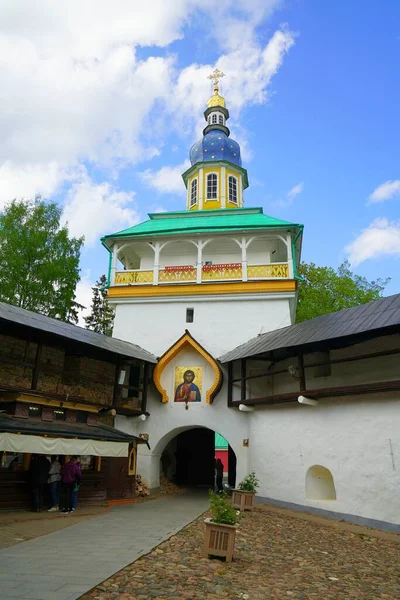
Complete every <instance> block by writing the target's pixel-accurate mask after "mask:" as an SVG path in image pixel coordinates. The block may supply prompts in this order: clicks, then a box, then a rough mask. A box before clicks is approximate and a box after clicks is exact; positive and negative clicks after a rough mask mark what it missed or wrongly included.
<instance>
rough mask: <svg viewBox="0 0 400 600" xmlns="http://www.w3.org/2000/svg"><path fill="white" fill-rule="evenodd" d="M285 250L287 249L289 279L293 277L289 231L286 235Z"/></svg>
mask: <svg viewBox="0 0 400 600" xmlns="http://www.w3.org/2000/svg"><path fill="white" fill-rule="evenodd" d="M286 251H287V261H288V267H289V279H293V277H294V268H293V256H292V236H291V235H290V233H288V234H287V235H286Z"/></svg>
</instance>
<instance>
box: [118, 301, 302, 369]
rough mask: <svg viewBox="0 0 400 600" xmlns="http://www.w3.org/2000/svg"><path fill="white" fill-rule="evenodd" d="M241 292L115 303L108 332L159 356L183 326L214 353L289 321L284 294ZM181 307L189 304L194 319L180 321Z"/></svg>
mask: <svg viewBox="0 0 400 600" xmlns="http://www.w3.org/2000/svg"><path fill="white" fill-rule="evenodd" d="M245 296H246V295H245V294H243V296H241V297H239V298H238V297H237V298H235V299H233V300H229V299H227V298H218V299H215V298H210V299H199V298H198V297H195V298H192V299H190V298H188V299H182V300H181V299H179V300H178V301H173V300H166V301H165V302H163V301H160V300H158V301H156V300H154V301H152V300H149V299H148V298H147V299H146V300H144V301H142V302H133V301H131V302H126V303H119V304H118V305H117V307H116V315H115V322H114V330H113V336H114V337H116V338H120V339H123V340H127V341H128V342H133V343H135V344H138V345H139V346H142V347H143V348H145V349H146V350H149V351H150V352H153V354H155V355H156V356H161V355H162V354H163V353H164V352H165V351H166V350H168V348H170V347H171V346H172V344H174V343H175V342H176V340H177V339H178V338H179V337H180V336H181V335H183V333H184V332H185V329H188V330H189V331H190V333H191V335H192V336H193V337H194V338H195V339H196V340H197V341H198V342H199V343H200V344H201V345H202V346H204V347H205V348H206V350H207V351H208V352H210V353H211V354H212V355H213V356H214V357H216V358H217V357H218V356H221V355H222V354H223V353H224V352H227V351H228V350H231V349H232V348H235V347H236V346H238V345H240V344H243V343H244V342H247V341H248V340H249V339H251V338H252V337H255V336H256V335H258V334H259V333H260V332H262V333H265V332H266V331H271V330H272V329H276V328H278V327H285V326H286V325H290V323H291V321H290V318H291V317H290V307H289V297H288V296H286V295H284V296H281V297H278V295H275V297H271V296H269V297H268V298H266V297H265V295H264V297H258V298H257V297H254V296H253V297H252V299H248V298H246V297H245ZM187 308H194V311H195V313H194V323H186V309H187Z"/></svg>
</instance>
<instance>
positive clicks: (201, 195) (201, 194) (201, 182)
mask: <svg viewBox="0 0 400 600" xmlns="http://www.w3.org/2000/svg"><path fill="white" fill-rule="evenodd" d="M198 201H199V210H203V203H204V170H203V167H200V169H199V200H198Z"/></svg>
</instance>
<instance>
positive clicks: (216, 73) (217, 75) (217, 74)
mask: <svg viewBox="0 0 400 600" xmlns="http://www.w3.org/2000/svg"><path fill="white" fill-rule="evenodd" d="M223 77H225V73H222V71H220V70H219V69H214V71H213V72H212V73H211V75H209V76H208V79H212V80H213V85H214V92H216V93H218V87H219V81H218V80H219V79H222V78H223Z"/></svg>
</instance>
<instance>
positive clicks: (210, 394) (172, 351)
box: [153, 329, 222, 404]
mask: <svg viewBox="0 0 400 600" xmlns="http://www.w3.org/2000/svg"><path fill="white" fill-rule="evenodd" d="M185 346H191V347H192V348H193V349H194V350H196V351H197V352H198V353H199V354H201V356H202V357H203V358H204V359H205V360H206V361H207V362H208V364H209V365H210V366H211V368H212V369H213V371H214V374H215V378H214V382H213V384H212V386H211V387H210V389H209V390H207V392H206V402H207V404H212V401H213V400H214V398H215V396H216V395H217V394H218V392H219V390H220V389H221V386H222V371H221V367H220V366H219V364H218V363H217V361H216V360H215V359H214V358H213V357H212V356H211V354H210V353H209V352H207V350H205V348H203V346H201V345H200V344H199V343H198V342H196V340H195V339H194V338H193V337H192V336H191V335H190V333H189V331H188V330H187V329H186V331H185V333H184V334H183V336H182V337H180V338H179V340H178V341H177V342H175V344H173V346H171V348H169V350H167V351H166V352H165V353H164V354H163V355H162V356H161V358H160V359H159V361H158V363H157V365H156V367H155V369H154V372H153V381H154V385H155V386H156V388H157V389H158V391H159V392H160V394H161V402H163V403H166V402H168V401H169V397H168V393H167V390H165V389H164V388H163V387H162V385H161V374H162V372H163V371H164V369H165V367H166V366H167V365H168V363H170V362H171V360H172V359H173V358H175V356H176V355H177V354H179V352H180V351H181V350H182V349H183V348H184V347H185Z"/></svg>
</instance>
